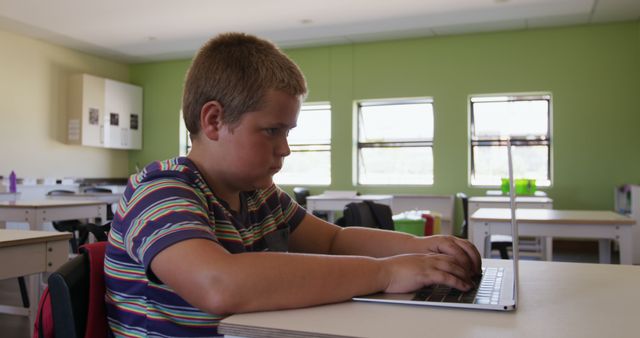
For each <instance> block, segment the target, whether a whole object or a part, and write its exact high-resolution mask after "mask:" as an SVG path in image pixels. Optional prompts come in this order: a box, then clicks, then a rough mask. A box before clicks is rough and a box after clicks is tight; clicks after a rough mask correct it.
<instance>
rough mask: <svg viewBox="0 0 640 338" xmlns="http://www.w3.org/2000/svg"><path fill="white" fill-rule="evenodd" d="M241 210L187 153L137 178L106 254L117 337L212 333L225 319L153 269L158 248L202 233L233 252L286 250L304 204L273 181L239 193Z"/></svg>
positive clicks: (129, 188)
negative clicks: (218, 194) (217, 191)
mask: <svg viewBox="0 0 640 338" xmlns="http://www.w3.org/2000/svg"><path fill="white" fill-rule="evenodd" d="M240 200H241V211H240V212H237V213H236V212H234V211H232V210H231V209H230V208H228V205H227V204H226V202H225V201H223V200H220V199H217V198H216V197H215V195H214V194H213V192H212V191H211V190H210V189H209V187H208V185H207V184H206V182H205V180H204V178H203V177H202V175H201V174H200V173H199V172H198V169H197V168H196V166H195V164H194V163H193V162H191V161H190V160H189V159H187V158H186V157H177V158H173V159H170V160H166V161H159V162H154V163H152V164H150V165H149V166H147V167H146V168H145V169H144V170H143V171H142V172H140V173H139V174H137V175H133V176H131V178H130V179H129V182H128V184H127V188H126V190H125V193H124V196H123V198H122V200H121V201H120V203H119V205H118V210H117V212H116V214H115V216H114V219H113V224H112V229H111V231H110V234H109V245H108V246H107V252H106V257H105V282H106V289H107V292H106V296H105V297H106V303H107V316H108V319H109V326H110V328H111V330H112V332H113V333H114V335H115V336H116V337H211V336H216V335H217V327H218V323H219V321H220V320H221V319H222V318H223V317H222V316H219V315H215V314H209V313H205V312H203V311H201V310H199V309H197V308H195V307H193V306H191V305H190V304H189V303H187V302H186V301H185V300H184V299H182V298H181V297H180V296H179V295H178V294H176V293H175V292H174V291H173V290H172V289H171V288H170V287H169V286H168V285H165V284H163V283H162V282H161V281H160V280H159V279H158V278H157V277H156V276H155V275H154V274H153V271H151V261H152V260H153V258H154V257H155V255H157V254H158V253H159V252H160V251H162V250H163V249H165V248H167V247H169V246H170V245H173V244H175V243H177V242H179V241H183V240H186V239H193V238H204V239H209V240H212V241H215V242H218V243H220V244H221V245H222V246H223V247H224V248H225V249H226V250H227V251H229V252H231V253H241V252H248V251H264V250H267V249H268V250H271V251H286V250H287V242H288V234H289V233H290V232H291V231H293V230H294V229H295V228H296V226H298V224H299V223H300V222H301V221H302V219H303V218H304V215H305V211H304V209H302V207H300V206H299V205H298V204H297V203H295V202H294V201H292V200H291V198H290V197H289V196H288V195H287V194H286V193H284V192H283V191H282V190H280V189H279V188H278V187H277V186H275V185H272V186H271V187H270V188H268V189H264V190H257V191H252V192H243V193H241V198H240Z"/></svg>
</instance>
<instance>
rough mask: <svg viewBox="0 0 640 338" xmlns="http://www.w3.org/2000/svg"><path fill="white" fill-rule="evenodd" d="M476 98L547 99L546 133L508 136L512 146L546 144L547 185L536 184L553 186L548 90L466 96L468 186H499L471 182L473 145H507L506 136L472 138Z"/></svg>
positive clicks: (489, 99)
mask: <svg viewBox="0 0 640 338" xmlns="http://www.w3.org/2000/svg"><path fill="white" fill-rule="evenodd" d="M474 99H478V100H479V101H477V102H518V101H534V100H535V101H539V100H546V101H547V135H546V136H543V137H539V136H538V137H536V138H532V137H528V136H527V137H522V136H518V137H510V139H511V144H512V145H513V146H514V147H517V146H546V147H547V178H548V180H549V185H538V187H542V188H551V187H553V147H552V140H553V128H552V126H553V123H552V121H553V96H552V94H551V93H550V92H539V93H508V94H477V95H469V97H468V100H467V102H468V114H467V117H468V121H469V127H468V135H469V139H468V148H467V149H468V151H469V153H468V155H469V156H468V158H469V161H468V171H467V172H468V175H467V178H468V186H469V187H471V188H500V185H499V184H496V185H486V184H473V176H474V169H475V159H474V152H473V149H474V146H476V147H478V146H507V138H506V137H501V136H497V137H494V138H484V139H479V138H477V137H475V138H474V135H473V134H474V131H475V121H474V114H473V103H474V102H473V100H474Z"/></svg>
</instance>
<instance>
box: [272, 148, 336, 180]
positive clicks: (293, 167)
mask: <svg viewBox="0 0 640 338" xmlns="http://www.w3.org/2000/svg"><path fill="white" fill-rule="evenodd" d="M315 149H316V151H303V150H300V151H294V150H293V149H292V152H291V155H289V156H287V157H286V158H285V159H284V165H283V167H282V170H280V172H279V173H277V174H276V175H275V176H274V177H273V179H274V181H275V182H276V183H277V184H309V185H328V184H331V152H330V151H328V150H327V149H328V146H325V147H324V150H317V149H318V148H315Z"/></svg>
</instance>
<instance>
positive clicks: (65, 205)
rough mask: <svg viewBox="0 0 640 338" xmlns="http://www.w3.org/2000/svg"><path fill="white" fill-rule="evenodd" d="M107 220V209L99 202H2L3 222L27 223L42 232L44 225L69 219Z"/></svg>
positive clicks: (55, 200) (0, 214) (0, 205)
mask: <svg viewBox="0 0 640 338" xmlns="http://www.w3.org/2000/svg"><path fill="white" fill-rule="evenodd" d="M96 217H100V218H101V219H103V220H106V219H107V208H106V205H105V203H104V202H102V201H98V200H90V201H89V200H68V199H66V200H62V199H61V200H57V199H49V200H36V201H24V200H18V201H3V202H0V223H1V222H26V223H29V229H31V230H42V229H43V228H42V225H43V223H47V222H51V221H62V220H69V219H81V218H96Z"/></svg>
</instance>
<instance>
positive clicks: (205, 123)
mask: <svg viewBox="0 0 640 338" xmlns="http://www.w3.org/2000/svg"><path fill="white" fill-rule="evenodd" d="M223 114H224V109H223V108H222V105H221V104H220V102H218V101H209V102H207V103H205V104H204V105H203V106H202V109H201V110H200V129H201V131H202V133H203V134H204V135H205V136H206V137H207V138H208V139H211V140H218V136H219V134H220V130H221V128H222V115H223Z"/></svg>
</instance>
